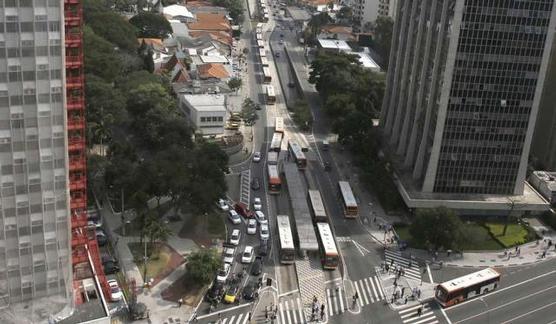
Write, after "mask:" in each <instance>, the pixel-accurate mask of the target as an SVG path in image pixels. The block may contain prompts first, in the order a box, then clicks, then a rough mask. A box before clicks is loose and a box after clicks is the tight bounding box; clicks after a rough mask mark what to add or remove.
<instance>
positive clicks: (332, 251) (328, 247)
mask: <svg viewBox="0 0 556 324" xmlns="http://www.w3.org/2000/svg"><path fill="white" fill-rule="evenodd" d="M317 228H318V240H319V249H320V253H321V263H322V267H323V268H324V269H326V270H334V269H336V268H337V267H338V263H339V256H338V248H337V247H336V242H335V241H334V236H333V235H332V230H330V225H328V223H317Z"/></svg>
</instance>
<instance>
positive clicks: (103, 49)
mask: <svg viewBox="0 0 556 324" xmlns="http://www.w3.org/2000/svg"><path fill="white" fill-rule="evenodd" d="M83 44H84V53H85V55H84V60H85V73H86V74H94V75H96V76H98V77H100V78H103V79H104V80H105V81H108V82H111V81H113V80H114V79H115V78H116V76H117V75H119V74H120V71H121V62H120V59H119V58H118V56H117V55H116V54H115V52H114V46H113V45H112V44H111V43H110V42H108V41H107V40H105V39H104V38H102V37H100V36H99V35H97V34H95V32H93V30H92V29H91V28H89V27H87V26H85V27H84V28H83Z"/></svg>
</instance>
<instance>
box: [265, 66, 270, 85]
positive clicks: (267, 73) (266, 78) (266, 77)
mask: <svg viewBox="0 0 556 324" xmlns="http://www.w3.org/2000/svg"><path fill="white" fill-rule="evenodd" d="M263 82H264V83H270V82H272V76H271V75H270V69H269V68H268V67H264V66H263Z"/></svg>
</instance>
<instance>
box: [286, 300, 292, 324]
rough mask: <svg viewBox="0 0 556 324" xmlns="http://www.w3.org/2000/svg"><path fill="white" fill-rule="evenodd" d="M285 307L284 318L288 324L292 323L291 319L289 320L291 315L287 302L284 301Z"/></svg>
mask: <svg viewBox="0 0 556 324" xmlns="http://www.w3.org/2000/svg"><path fill="white" fill-rule="evenodd" d="M285 305H286V316H287V317H288V323H291V322H292V318H291V314H290V308H289V306H288V301H287V300H286V302H285Z"/></svg>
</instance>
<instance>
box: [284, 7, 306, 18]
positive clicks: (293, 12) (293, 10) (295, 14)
mask: <svg viewBox="0 0 556 324" xmlns="http://www.w3.org/2000/svg"><path fill="white" fill-rule="evenodd" d="M286 11H287V12H288V14H289V16H290V17H292V19H293V20H297V21H309V20H311V15H310V14H309V13H308V12H307V11H305V10H303V9H299V8H297V7H287V8H286Z"/></svg>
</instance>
